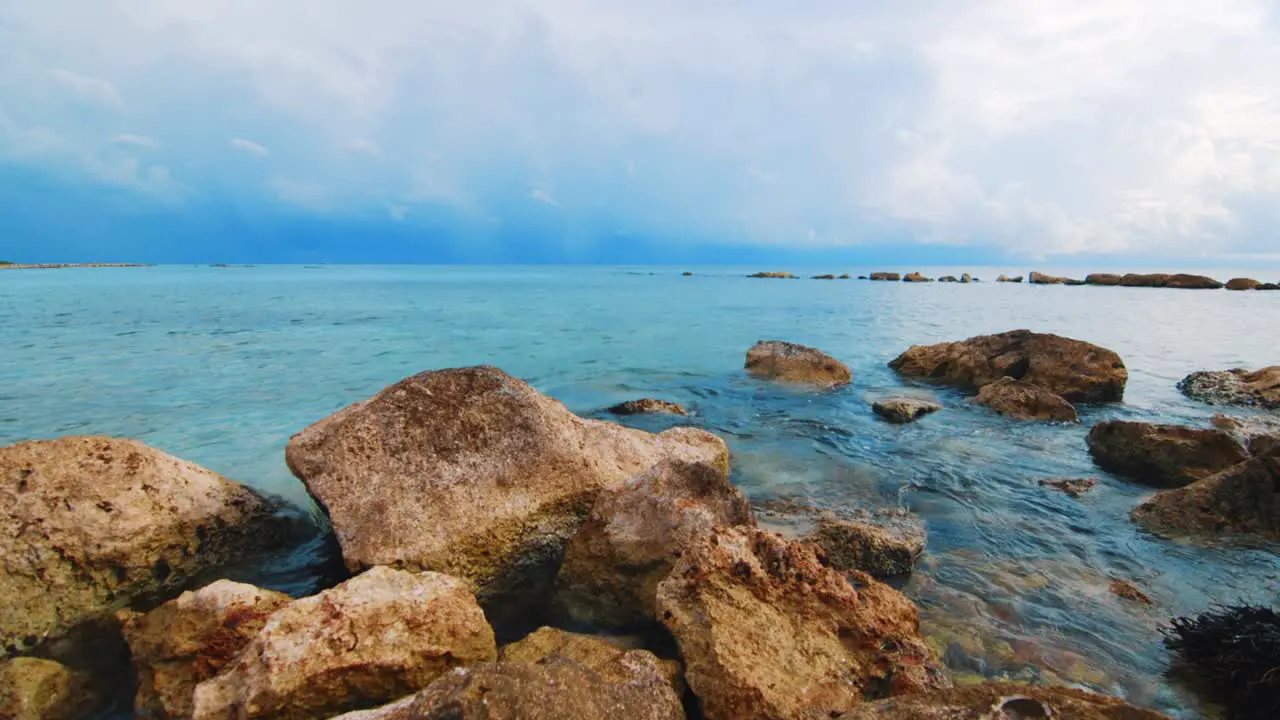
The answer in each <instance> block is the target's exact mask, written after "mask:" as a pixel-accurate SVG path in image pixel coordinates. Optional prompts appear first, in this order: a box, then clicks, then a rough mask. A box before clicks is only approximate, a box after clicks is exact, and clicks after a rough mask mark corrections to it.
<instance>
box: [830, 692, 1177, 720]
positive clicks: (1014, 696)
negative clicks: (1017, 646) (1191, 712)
mask: <svg viewBox="0 0 1280 720" xmlns="http://www.w3.org/2000/svg"><path fill="white" fill-rule="evenodd" d="M840 718H841V720H1033V719H1035V718H1046V719H1048V718H1061V719H1062V720H1169V719H1168V718H1167V717H1166V716H1164V715H1162V714H1160V713H1158V712H1155V711H1153V710H1144V709H1142V708H1136V707H1133V706H1132V705H1128V704H1126V703H1125V702H1124V701H1122V700H1117V699H1116V698H1109V697H1104V696H1102V695H1095V694H1093V693H1090V692H1085V691H1083V690H1076V689H1071V688H1061V687H1038V686H1032V685H1019V684H1014V683H982V684H979V685H962V686H958V687H955V688H952V689H949V690H943V691H941V692H936V693H930V694H927V695H912V696H908V697H901V698H890V699H888V700H881V701H879V702H874V703H867V704H866V705H863V706H861V707H859V708H856V709H854V710H853V711H852V712H849V713H846V714H844V715H841V716H840Z"/></svg>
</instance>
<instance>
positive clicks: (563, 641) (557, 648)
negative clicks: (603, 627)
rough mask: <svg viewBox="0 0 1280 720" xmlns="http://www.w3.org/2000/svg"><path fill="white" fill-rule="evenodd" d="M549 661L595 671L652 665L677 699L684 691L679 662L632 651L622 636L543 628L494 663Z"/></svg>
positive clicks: (639, 649)
mask: <svg viewBox="0 0 1280 720" xmlns="http://www.w3.org/2000/svg"><path fill="white" fill-rule="evenodd" d="M551 658H563V659H568V660H573V661H575V662H580V663H582V664H583V665H586V666H587V667H589V668H591V669H592V670H596V671H601V670H607V669H608V668H609V667H611V666H617V665H619V664H621V665H623V666H625V665H626V664H628V663H630V662H631V661H636V660H639V661H642V662H644V663H648V662H650V661H652V662H654V663H656V664H657V667H658V670H659V672H661V673H662V676H663V677H664V678H666V680H667V682H669V683H671V687H672V689H673V690H675V692H676V696H677V697H678V696H680V695H681V694H682V693H683V692H684V690H685V684H684V666H683V665H681V664H680V661H679V660H663V659H660V658H659V657H658V656H656V655H654V654H653V653H651V652H649V651H648V650H645V649H644V648H643V647H636V646H635V645H634V641H633V639H632V638H628V637H624V636H600V635H583V634H581V633H572V632H566V631H564V630H558V629H556V628H551V627H544V628H539V629H538V630H537V631H536V632H533V633H530V634H529V635H528V636H526V637H525V638H524V639H523V640H520V641H518V642H514V643H511V644H510V645H507V646H505V647H503V648H502V650H500V651H499V653H498V660H500V661H502V662H523V663H539V662H545V661H547V660H548V659H551Z"/></svg>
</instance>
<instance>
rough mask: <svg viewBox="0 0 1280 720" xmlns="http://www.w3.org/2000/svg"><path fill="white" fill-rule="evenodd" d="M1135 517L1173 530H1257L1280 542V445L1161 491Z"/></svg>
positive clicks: (1240, 532) (1252, 532)
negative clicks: (1213, 473)
mask: <svg viewBox="0 0 1280 720" xmlns="http://www.w3.org/2000/svg"><path fill="white" fill-rule="evenodd" d="M1133 519H1134V521H1136V522H1137V523H1139V524H1140V525H1142V526H1144V527H1146V528H1147V529H1149V530H1153V531H1155V532H1159V533H1163V534H1169V535H1205V536H1215V535H1255V536H1259V537H1262V538H1266V539H1268V540H1271V541H1273V542H1280V448H1271V449H1270V450H1268V451H1267V452H1266V454H1264V455H1260V456H1258V457H1254V458H1252V459H1250V460H1248V461H1246V462H1242V463H1240V464H1238V465H1235V466H1234V467H1231V468H1228V469H1226V470H1224V471H1222V472H1220V473H1218V474H1216V475H1210V476H1209V477H1207V478H1205V479H1203V480H1199V481H1196V482H1194V483H1192V484H1190V485H1187V486H1186V487H1182V488H1178V489H1176V490H1166V491H1164V492H1158V493H1156V494H1155V495H1153V496H1152V497H1151V498H1149V499H1148V500H1147V501H1146V502H1144V503H1142V504H1141V505H1139V506H1138V507H1137V509H1135V510H1134V511H1133Z"/></svg>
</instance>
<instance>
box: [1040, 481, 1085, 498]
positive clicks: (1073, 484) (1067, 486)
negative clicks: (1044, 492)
mask: <svg viewBox="0 0 1280 720" xmlns="http://www.w3.org/2000/svg"><path fill="white" fill-rule="evenodd" d="M1097 484H1098V478H1051V479H1048V480H1041V481H1040V485H1041V486H1042V487H1050V488H1053V489H1055V490H1061V491H1062V492H1064V493H1066V494H1067V495H1070V496H1071V497H1080V496H1081V495H1083V494H1085V493H1087V492H1089V491H1090V490H1092V489H1093V487H1094V486H1095V485H1097Z"/></svg>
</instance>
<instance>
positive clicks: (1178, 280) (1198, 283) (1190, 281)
mask: <svg viewBox="0 0 1280 720" xmlns="http://www.w3.org/2000/svg"><path fill="white" fill-rule="evenodd" d="M1164 286H1165V287H1167V288H1176V289H1179V290H1219V289H1221V288H1222V283H1221V282H1219V281H1217V280H1214V279H1213V278H1211V277H1207V276H1205V275H1187V274H1184V273H1178V274H1176V275H1170V276H1169V278H1168V279H1167V280H1165V283H1164Z"/></svg>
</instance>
